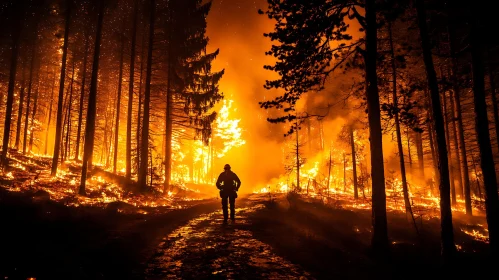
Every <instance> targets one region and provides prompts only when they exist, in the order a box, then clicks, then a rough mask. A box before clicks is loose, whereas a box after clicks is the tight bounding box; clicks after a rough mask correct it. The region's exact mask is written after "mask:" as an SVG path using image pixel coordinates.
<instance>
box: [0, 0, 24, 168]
mask: <svg viewBox="0 0 499 280" xmlns="http://www.w3.org/2000/svg"><path fill="white" fill-rule="evenodd" d="M15 5H16V8H18V9H22V7H18V6H17V5H19V6H20V4H19V3H16V4H15ZM14 21H15V23H14V24H13V27H12V29H11V30H12V45H11V49H12V53H11V57H10V73H9V85H8V89H7V104H6V110H5V125H4V127H3V143H2V157H1V159H0V166H1V167H5V166H7V165H8V161H7V152H8V149H9V140H10V124H11V121H12V120H11V118H12V105H13V104H14V88H15V85H16V72H17V55H18V54H19V43H20V42H19V41H20V37H21V27H22V12H21V11H17V14H16V15H14Z"/></svg>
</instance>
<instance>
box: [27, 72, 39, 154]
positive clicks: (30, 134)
mask: <svg viewBox="0 0 499 280" xmlns="http://www.w3.org/2000/svg"><path fill="white" fill-rule="evenodd" d="M39 84H40V81H39V80H38V86H37V88H36V91H35V100H34V102H33V112H32V114H31V125H30V127H31V131H30V133H29V145H28V151H29V152H30V153H31V151H32V149H33V141H34V134H35V131H34V126H35V119H36V112H37V110H38V93H39V89H38V88H39V86H40V85H39Z"/></svg>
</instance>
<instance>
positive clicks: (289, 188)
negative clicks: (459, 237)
mask: <svg viewBox="0 0 499 280" xmlns="http://www.w3.org/2000/svg"><path fill="white" fill-rule="evenodd" d="M313 166H314V167H313V168H311V169H310V170H309V171H307V170H306V169H305V172H303V174H304V175H302V176H301V177H300V186H301V188H300V189H297V188H296V184H295V183H291V184H289V183H286V182H289V178H288V179H283V178H281V179H279V180H278V181H277V183H275V184H274V185H270V184H269V185H267V186H265V187H262V188H260V189H259V190H257V191H255V192H254V193H255V194H262V195H266V196H268V197H269V199H270V200H271V199H272V197H273V196H274V197H275V196H276V195H282V194H285V193H287V194H290V193H296V194H299V195H300V196H302V197H304V198H309V199H313V200H319V201H321V202H322V203H323V204H324V205H327V206H328V207H332V208H335V209H346V210H354V211H355V210H370V209H371V208H372V204H371V193H370V189H369V188H368V187H367V184H365V185H360V184H359V198H358V199H354V188H353V184H352V183H351V182H348V183H347V182H345V183H344V184H337V183H336V184H334V185H333V184H330V187H329V188H328V187H327V186H328V180H327V178H324V176H322V177H321V176H320V174H319V173H318V172H317V170H316V169H317V164H315V165H313ZM338 181H341V180H338V178H330V179H329V182H338ZM409 197H410V201H411V209H412V212H413V219H414V224H416V225H417V226H419V227H422V225H423V223H424V222H425V221H426V222H427V221H429V220H432V219H435V218H436V219H439V218H440V206H439V204H440V199H439V198H438V197H437V196H435V195H433V194H432V192H431V191H430V190H429V188H428V187H427V186H418V185H414V184H412V185H410V191H409ZM386 202H387V204H386V207H387V211H388V212H392V213H395V214H400V213H404V212H405V205H404V199H403V193H402V183H401V181H400V180H398V179H397V178H394V179H391V180H390V179H389V180H387V188H386ZM472 202H473V215H474V216H473V217H471V218H470V217H467V216H466V214H465V213H466V211H465V206H464V200H463V199H457V201H456V203H455V205H453V206H452V211H453V217H454V220H459V221H460V223H458V224H456V225H455V226H456V228H457V229H459V230H460V232H461V233H463V234H466V235H469V236H471V237H472V238H473V239H474V240H476V241H479V242H484V243H488V242H489V240H488V236H489V234H488V230H487V224H486V221H485V209H484V202H483V200H482V199H480V198H477V197H473V198H472Z"/></svg>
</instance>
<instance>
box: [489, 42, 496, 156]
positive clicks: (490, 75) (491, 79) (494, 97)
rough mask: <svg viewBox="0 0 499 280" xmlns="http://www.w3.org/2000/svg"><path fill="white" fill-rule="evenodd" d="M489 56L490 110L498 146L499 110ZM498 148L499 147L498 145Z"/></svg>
mask: <svg viewBox="0 0 499 280" xmlns="http://www.w3.org/2000/svg"><path fill="white" fill-rule="evenodd" d="M488 53H489V52H488ZM490 60H491V58H489V65H488V67H487V69H488V76H489V84H490V97H491V99H492V111H493V113H494V124H495V133H496V135H495V136H496V142H497V143H498V146H499V110H498V108H497V96H496V84H495V79H494V72H493V71H492V69H491V68H492V65H491V63H490ZM498 149H499V147H498Z"/></svg>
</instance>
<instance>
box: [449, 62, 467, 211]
mask: <svg viewBox="0 0 499 280" xmlns="http://www.w3.org/2000/svg"><path fill="white" fill-rule="evenodd" d="M455 63H456V62H454V64H455ZM455 67H456V66H454V68H455ZM453 72H454V73H456V69H454V71H453ZM455 75H456V74H454V85H455V86H454V104H455V106H456V119H457V132H458V135H459V144H460V145H459V146H460V148H459V150H460V153H461V160H462V162H461V168H462V170H463V188H464V204H465V208H466V215H470V216H471V215H472V208H471V190H470V189H471V188H470V178H469V170H468V155H467V153H466V141H465V140H464V128H463V116H462V113H461V112H462V109H461V100H460V98H459V91H458V87H457V79H456V77H455Z"/></svg>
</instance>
